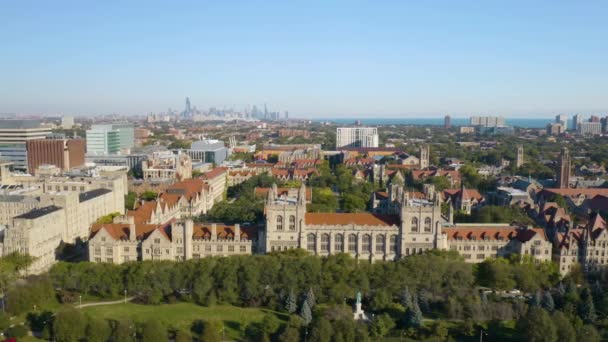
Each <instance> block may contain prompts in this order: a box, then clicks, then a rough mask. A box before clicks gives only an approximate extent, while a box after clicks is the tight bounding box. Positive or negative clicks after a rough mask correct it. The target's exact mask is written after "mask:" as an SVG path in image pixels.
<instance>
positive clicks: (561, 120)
mask: <svg viewBox="0 0 608 342" xmlns="http://www.w3.org/2000/svg"><path fill="white" fill-rule="evenodd" d="M555 123H558V124H561V125H562V127H563V130H564V132H565V131H567V130H568V115H566V114H559V115H556V116H555Z"/></svg>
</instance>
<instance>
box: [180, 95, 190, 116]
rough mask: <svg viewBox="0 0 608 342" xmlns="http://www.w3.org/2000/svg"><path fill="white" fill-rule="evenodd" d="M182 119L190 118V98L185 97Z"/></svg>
mask: <svg viewBox="0 0 608 342" xmlns="http://www.w3.org/2000/svg"><path fill="white" fill-rule="evenodd" d="M182 116H183V117H186V118H188V117H191V116H192V106H191V105H190V98H189V97H186V108H184V113H183V115H182Z"/></svg>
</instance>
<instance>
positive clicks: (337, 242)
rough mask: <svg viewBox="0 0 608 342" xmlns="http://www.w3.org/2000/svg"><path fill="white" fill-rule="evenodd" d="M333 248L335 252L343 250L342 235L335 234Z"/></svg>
mask: <svg viewBox="0 0 608 342" xmlns="http://www.w3.org/2000/svg"><path fill="white" fill-rule="evenodd" d="M334 248H335V249H336V251H337V252H344V235H342V234H337V235H336V238H335V241H334Z"/></svg>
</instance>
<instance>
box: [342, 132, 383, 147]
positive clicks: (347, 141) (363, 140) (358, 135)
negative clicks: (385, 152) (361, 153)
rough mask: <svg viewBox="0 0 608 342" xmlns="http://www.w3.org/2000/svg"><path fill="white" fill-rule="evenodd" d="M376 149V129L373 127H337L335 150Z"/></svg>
mask: <svg viewBox="0 0 608 342" xmlns="http://www.w3.org/2000/svg"><path fill="white" fill-rule="evenodd" d="M341 147H378V129H377V128H373V127H339V128H338V129H337V131H336V148H341Z"/></svg>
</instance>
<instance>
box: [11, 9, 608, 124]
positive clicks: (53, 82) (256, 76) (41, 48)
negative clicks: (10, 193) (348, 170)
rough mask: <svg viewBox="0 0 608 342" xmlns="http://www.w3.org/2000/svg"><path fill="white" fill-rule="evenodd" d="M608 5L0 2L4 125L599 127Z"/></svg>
mask: <svg viewBox="0 0 608 342" xmlns="http://www.w3.org/2000/svg"><path fill="white" fill-rule="evenodd" d="M606 18H608V1H556V0H553V1H492V0H490V1H461V0H458V1H453V0H451V1H352V0H351V1H286V0H282V1H259V2H258V1H231V0H217V1H213V2H212V1H202V0H201V1H191V2H190V1H188V2H185V1H159V2H156V1H82V0H77V1H70V2H68V1H60V0H52V1H44V0H39V1H28V0H19V1H10V0H6V1H0V46H1V48H0V113H1V112H16V113H47V114H55V113H62V112H63V113H71V114H105V113H112V112H115V113H123V114H145V113H147V112H151V111H153V112H160V111H164V110H166V108H168V107H171V108H174V109H180V110H181V109H182V108H183V106H184V104H183V103H184V98H185V97H186V96H190V98H191V101H192V103H193V104H194V105H197V106H199V107H204V108H207V107H208V106H217V107H223V106H234V107H235V108H239V109H240V108H244V106H245V105H248V104H258V105H259V104H263V103H268V105H269V108H270V109H272V110H279V109H280V110H289V111H290V114H291V116H292V117H293V116H299V117H415V116H420V115H424V116H430V115H436V116H440V115H442V114H444V113H449V114H451V115H453V116H466V115H468V114H502V115H506V116H510V117H514V116H519V117H522V116H530V115H531V114H542V115H550V114H553V113H558V112H559V113H561V112H564V113H573V112H582V113H607V112H608V20H606Z"/></svg>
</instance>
